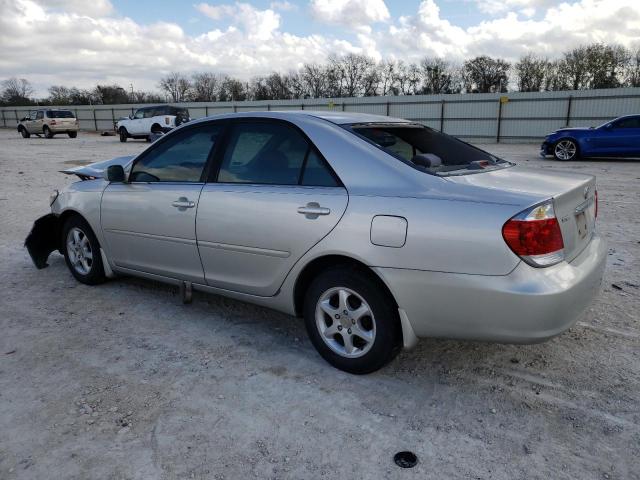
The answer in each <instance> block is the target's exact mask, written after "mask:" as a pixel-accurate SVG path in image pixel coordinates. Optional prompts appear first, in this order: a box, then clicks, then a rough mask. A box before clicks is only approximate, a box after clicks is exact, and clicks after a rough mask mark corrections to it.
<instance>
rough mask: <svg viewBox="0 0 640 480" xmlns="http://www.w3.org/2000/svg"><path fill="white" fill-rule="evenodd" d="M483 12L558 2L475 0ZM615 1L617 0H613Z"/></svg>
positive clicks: (512, 9)
mask: <svg viewBox="0 0 640 480" xmlns="http://www.w3.org/2000/svg"><path fill="white" fill-rule="evenodd" d="M474 1H475V3H476V4H477V5H478V9H479V10H480V11H481V12H484V13H488V14H491V15H496V14H501V13H505V12H509V11H514V10H522V11H525V10H527V9H534V10H535V9H537V8H547V7H549V6H551V5H553V4H557V3H558V2H557V1H554V0H474ZM613 1H615V0H613Z"/></svg>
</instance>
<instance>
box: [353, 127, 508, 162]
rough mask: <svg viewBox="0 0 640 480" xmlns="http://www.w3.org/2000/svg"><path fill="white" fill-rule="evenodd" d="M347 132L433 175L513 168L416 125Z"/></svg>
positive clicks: (356, 128)
mask: <svg viewBox="0 0 640 480" xmlns="http://www.w3.org/2000/svg"><path fill="white" fill-rule="evenodd" d="M347 129H348V130H351V131H352V132H353V133H355V134H356V135H358V136H359V137H361V138H363V139H365V140H367V141H368V142H370V143H373V144H374V145H376V146H377V147H378V148H380V149H381V150H384V151H385V152H387V153H389V154H390V155H392V156H393V157H395V158H397V159H398V160H401V161H402V162H404V163H407V164H409V165H411V166H412V167H415V168H417V169H418V170H421V171H424V172H426V173H430V174H432V175H462V174H467V173H474V172H478V171H483V170H487V169H494V168H502V167H506V166H510V165H512V164H511V163H509V162H507V161H505V160H502V159H500V158H498V157H496V156H494V155H491V154H490V153H488V152H485V151H484V150H480V149H479V148H477V147H474V146H473V145H469V144H468V143H465V142H463V141H461V140H458V139H457V138H454V137H451V136H449V135H445V134H443V133H440V132H437V131H435V130H433V129H431V128H428V127H425V126H423V125H419V124H401V125H398V124H360V125H357V124H356V125H349V126H347Z"/></svg>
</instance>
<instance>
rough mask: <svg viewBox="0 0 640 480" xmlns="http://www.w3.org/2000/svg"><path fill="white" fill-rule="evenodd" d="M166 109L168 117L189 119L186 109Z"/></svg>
mask: <svg viewBox="0 0 640 480" xmlns="http://www.w3.org/2000/svg"><path fill="white" fill-rule="evenodd" d="M167 109H168V110H169V113H168V115H175V116H177V115H180V116H181V117H183V118H188V117H189V110H187V109H186V108H180V107H167Z"/></svg>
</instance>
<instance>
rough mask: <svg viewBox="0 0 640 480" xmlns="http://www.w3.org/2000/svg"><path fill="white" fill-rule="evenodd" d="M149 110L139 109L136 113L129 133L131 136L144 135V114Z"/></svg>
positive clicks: (130, 124) (130, 123)
mask: <svg viewBox="0 0 640 480" xmlns="http://www.w3.org/2000/svg"><path fill="white" fill-rule="evenodd" d="M147 110H148V109H147V108H139V109H138V110H136V113H134V114H133V118H132V119H131V121H130V122H129V128H128V129H127V130H128V131H129V134H130V135H142V134H143V133H145V132H144V114H145V112H146V111H147Z"/></svg>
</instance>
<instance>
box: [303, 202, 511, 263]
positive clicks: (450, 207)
mask: <svg viewBox="0 0 640 480" xmlns="http://www.w3.org/2000/svg"><path fill="white" fill-rule="evenodd" d="M518 210H519V207H517V206H514V205H499V204H486V203H475V202H470V201H469V202H466V201H457V200H453V201H451V200H442V199H432V198H395V197H370V196H359V195H352V196H350V198H349V206H348V207H347V211H346V212H345V214H344V216H343V218H342V220H341V221H340V223H339V224H338V226H336V228H335V229H334V230H333V231H332V232H331V233H330V234H329V235H328V236H327V237H326V238H324V239H323V240H322V241H321V242H320V243H319V244H318V245H316V246H315V247H314V248H313V249H312V250H311V251H310V252H309V253H308V254H307V255H306V256H305V258H304V260H303V263H308V261H310V260H312V259H313V258H317V257H319V256H322V255H329V254H340V255H346V256H349V257H352V258H355V259H357V260H359V261H361V262H363V263H365V264H367V265H369V266H372V267H387V268H404V269H414V270H428V271H438V272H453V273H465V274H474V275H507V274H508V273H509V272H511V271H512V270H513V269H514V268H515V267H516V266H517V264H518V263H519V262H520V259H519V258H518V257H517V256H516V255H515V254H514V253H513V252H512V251H511V250H510V249H509V248H508V247H507V245H506V243H505V242H504V240H503V238H502V226H503V225H504V222H505V221H507V220H508V219H509V218H510V217H511V216H513V215H514V214H515V213H517V211H518ZM376 215H391V216H399V217H404V218H405V219H406V220H407V236H406V242H405V244H404V246H402V247H385V246H379V245H374V244H373V243H372V242H371V237H370V234H371V223H372V221H373V217H374V216H376Z"/></svg>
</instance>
